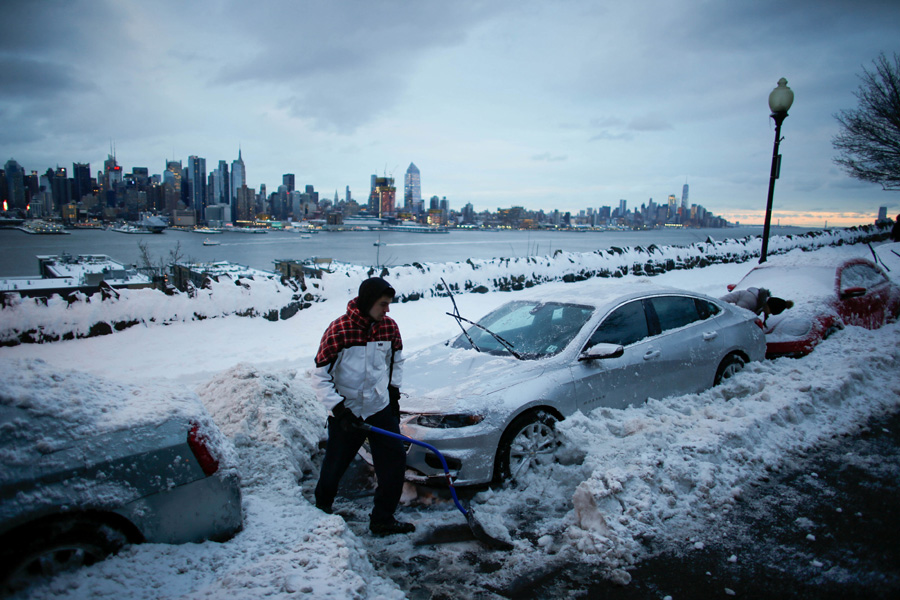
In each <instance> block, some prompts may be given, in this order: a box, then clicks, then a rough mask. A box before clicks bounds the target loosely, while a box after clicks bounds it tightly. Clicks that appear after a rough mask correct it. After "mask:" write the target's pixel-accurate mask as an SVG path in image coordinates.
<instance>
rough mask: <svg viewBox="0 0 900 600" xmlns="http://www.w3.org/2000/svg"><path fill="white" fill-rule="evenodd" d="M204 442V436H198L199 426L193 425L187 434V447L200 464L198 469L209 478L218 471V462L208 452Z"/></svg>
mask: <svg viewBox="0 0 900 600" xmlns="http://www.w3.org/2000/svg"><path fill="white" fill-rule="evenodd" d="M206 441H207V440H206V436H203V435H200V425H198V424H196V423H195V424H194V425H193V426H192V427H191V431H190V432H189V433H188V446H190V447H191V452H193V453H194V456H195V457H196V459H197V462H198V463H200V468H201V469H203V472H204V473H206V475H207V476H209V475H212V474H213V473H215V472H216V471H218V470H219V461H218V460H216V457H214V456H213V455H212V452H210V451H209V447H208V446H207V445H206Z"/></svg>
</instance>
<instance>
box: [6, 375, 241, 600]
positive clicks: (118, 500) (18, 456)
mask: <svg viewBox="0 0 900 600" xmlns="http://www.w3.org/2000/svg"><path fill="white" fill-rule="evenodd" d="M16 371H18V372H22V373H23V377H24V378H28V379H30V380H31V381H34V382H37V383H36V384H35V385H34V389H32V388H31V383H30V382H29V383H28V384H27V385H26V386H25V387H24V388H23V387H19V388H18V391H15V390H14V389H13V388H14V385H12V384H11V381H10V379H13V378H15V377H16V374H15V373H16ZM0 377H2V378H3V380H4V384H5V385H4V389H3V390H2V391H0V432H2V435H0V455H2V456H3V461H4V464H3V469H2V472H0V596H2V595H6V594H7V593H10V592H16V591H19V590H22V589H25V588H27V587H28V586H30V585H32V584H33V583H37V582H40V581H41V580H43V579H46V578H48V577H50V576H53V575H56V574H57V573H60V572H63V571H68V570H71V569H76V568H79V567H81V566H86V565H90V564H93V563H95V562H97V561H99V560H102V559H103V558H105V557H106V556H108V555H110V554H113V553H115V552H117V551H118V550H119V549H121V548H122V547H123V546H125V545H126V544H129V543H138V542H154V543H172V544H176V543H187V542H199V541H202V540H215V541H223V540H226V539H228V538H230V537H231V536H233V535H234V534H235V533H236V532H237V531H239V530H240V529H241V527H242V523H243V516H242V510H241V489H240V476H239V473H238V470H237V466H236V461H234V460H233V459H232V458H228V456H227V452H226V451H225V450H223V448H224V447H225V446H227V444H228V443H229V442H227V440H226V439H225V437H224V436H223V434H222V433H221V432H220V431H219V429H218V428H217V427H216V426H215V423H214V422H213V421H212V419H211V418H210V416H209V415H208V413H206V412H205V410H204V409H203V408H202V406H201V405H200V403H199V400H197V399H196V397H187V398H185V399H179V400H178V402H179V404H178V406H179V408H178V410H173V409H172V408H171V405H162V403H161V402H156V401H155V400H156V398H154V396H153V394H152V392H151V393H148V394H146V395H144V394H143V393H142V390H138V389H135V390H134V391H131V390H129V391H128V392H127V393H125V394H120V395H118V396H116V395H114V394H112V395H110V394H108V393H107V392H108V389H112V390H115V389H116V388H115V386H111V387H109V388H101V390H100V391H99V392H92V390H89V389H84V387H83V386H84V385H88V386H89V385H90V384H91V383H92V381H91V379H85V380H84V381H81V382H80V383H78V384H77V385H70V387H69V389H65V386H66V385H67V383H66V381H67V380H71V379H75V378H77V376H76V375H74V374H66V373H58V372H55V371H53V370H52V369H50V368H49V366H48V365H44V364H42V363H40V362H38V363H37V364H36V365H26V366H24V367H21V368H19V369H18V370H16V369H13V370H9V369H6V370H0ZM41 382H43V383H41ZM98 385H99V384H98ZM78 388H80V390H79V389H78ZM23 390H24V391H23ZM59 390H62V393H60V392H59ZM79 391H80V392H81V393H80V397H79V396H78V395H75V394H78V392H79ZM130 397H133V398H130ZM129 402H131V403H132V406H131V407H129V406H128V404H129ZM194 402H195V403H196V404H194ZM135 404H139V405H140V406H138V407H137V408H135V406H134V405H135ZM195 406H196V408H195Z"/></svg>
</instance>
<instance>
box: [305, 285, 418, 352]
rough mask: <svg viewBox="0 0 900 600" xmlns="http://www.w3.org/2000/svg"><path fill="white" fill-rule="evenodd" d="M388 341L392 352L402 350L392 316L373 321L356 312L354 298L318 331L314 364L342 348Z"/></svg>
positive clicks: (398, 332)
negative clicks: (320, 337)
mask: <svg viewBox="0 0 900 600" xmlns="http://www.w3.org/2000/svg"><path fill="white" fill-rule="evenodd" d="M388 341H389V342H391V349H392V350H393V351H394V352H397V351H399V350H402V349H403V340H402V339H401V338H400V328H399V327H398V326H397V322H396V321H394V320H393V319H392V318H390V317H388V316H385V317H384V319H383V320H382V321H373V320H371V319H369V318H367V317H364V316H363V314H362V313H361V312H360V311H359V308H357V306H356V298H354V299H353V300H351V301H350V302H349V303H348V304H347V312H346V313H345V314H344V315H343V316H341V317H338V318H337V319H335V320H334V321H332V323H331V325H329V326H328V328H327V329H326V330H325V333H324V334H322V341H321V342H320V343H319V352H318V353H317V354H316V367H324V366H325V365H328V364H329V363H332V362H334V360H335V359H336V358H337V356H338V354H339V353H340V351H341V350H343V349H344V348H348V347H350V346H365V345H366V344H367V343H369V342H388Z"/></svg>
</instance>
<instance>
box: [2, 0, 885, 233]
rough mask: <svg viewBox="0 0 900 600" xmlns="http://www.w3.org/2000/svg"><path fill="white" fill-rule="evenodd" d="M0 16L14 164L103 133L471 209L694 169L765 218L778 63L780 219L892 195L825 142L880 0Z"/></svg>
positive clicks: (559, 200)
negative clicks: (791, 96) (784, 84)
mask: <svg viewBox="0 0 900 600" xmlns="http://www.w3.org/2000/svg"><path fill="white" fill-rule="evenodd" d="M3 14H4V15H5V17H6V18H7V22H10V23H16V27H14V28H10V30H9V32H8V35H5V36H4V39H3V41H0V61H2V63H3V65H4V67H3V68H2V69H0V73H2V75H0V77H2V79H0V81H2V85H0V131H2V132H3V133H2V134H0V161H2V162H6V161H7V160H9V159H10V158H12V159H15V160H16V161H17V162H18V163H19V164H21V165H22V166H23V167H24V168H25V169H27V170H28V171H29V172H30V171H31V170H38V171H43V170H46V168H50V167H53V166H55V165H56V164H59V166H63V167H65V168H66V169H67V170H69V169H72V163H74V162H79V163H90V164H91V169H92V171H93V172H96V171H97V170H98V167H99V165H102V163H103V161H104V159H105V157H106V154H108V153H109V148H110V145H111V144H115V148H116V155H117V158H118V160H119V163H120V164H123V165H129V166H131V165H133V166H143V167H148V168H149V169H150V171H151V172H153V173H156V172H162V171H163V167H162V166H161V165H162V164H164V162H165V160H167V159H169V160H171V159H175V160H181V161H184V162H187V159H188V157H189V156H199V157H205V158H206V159H207V161H208V162H207V170H211V169H212V168H214V166H215V164H216V163H217V161H218V160H226V161H227V162H228V163H229V164H230V163H231V161H232V160H233V159H234V158H235V156H236V154H237V151H238V149H241V150H242V151H243V157H244V161H245V163H246V174H247V177H248V179H247V185H248V186H250V187H253V188H255V189H256V190H257V191H258V190H259V188H260V184H266V186H267V189H269V190H270V191H274V190H275V189H277V187H278V185H279V183H280V182H281V176H282V175H283V174H285V173H295V174H296V177H297V181H298V184H299V182H300V181H303V182H309V183H313V184H315V186H316V188H317V189H319V190H322V192H323V194H325V196H326V197H328V196H331V195H332V191H333V190H338V191H340V190H345V189H346V187H348V186H349V187H350V189H351V190H352V191H353V193H354V197H355V198H361V197H362V196H363V195H364V193H365V191H366V190H367V189H368V179H369V177H370V175H371V174H372V173H377V174H379V175H387V176H389V177H393V178H395V179H396V180H397V181H398V182H400V181H403V177H402V175H403V173H404V166H405V165H409V164H410V163H411V162H414V163H415V165H416V166H417V167H418V168H419V169H421V171H422V173H423V177H422V190H421V194H422V196H423V197H426V198H427V197H430V196H432V195H438V196H441V197H444V196H446V197H447V198H449V199H450V200H451V202H452V203H453V204H454V205H455V206H457V207H462V206H464V205H465V204H467V203H471V204H473V205H474V206H475V208H476V210H478V211H483V210H489V211H494V210H496V209H497V208H499V207H507V206H524V207H525V208H527V209H530V210H538V209H543V210H552V209H556V210H560V211H562V212H571V213H573V214H576V213H577V212H578V211H579V210H582V209H584V208H586V207H599V206H616V205H617V203H618V201H619V200H620V199H626V200H627V201H628V203H629V206H640V204H642V203H646V202H648V201H649V199H650V198H652V199H653V200H654V202H657V203H661V202H664V201H665V199H666V198H667V197H668V195H669V194H676V195H677V194H678V192H679V190H680V188H681V186H682V185H683V184H684V183H685V182H686V181H687V182H688V183H689V184H690V186H691V194H692V197H691V203H696V204H700V205H703V206H706V207H710V209H711V210H713V211H715V212H716V213H717V214H720V215H721V216H723V217H725V218H727V219H728V220H729V221H732V222H734V221H740V222H742V223H748V224H749V223H760V222H762V217H763V212H764V209H765V197H766V189H767V186H768V175H769V164H770V161H771V152H772V141H773V139H772V138H773V131H774V127H773V124H772V122H771V121H770V120H769V118H768V107H767V105H766V100H767V98H768V94H769V92H770V91H771V89H772V88H774V87H775V84H776V82H777V80H778V79H779V78H780V77H785V78H787V80H788V85H790V86H791V88H792V89H793V90H794V92H795V94H796V100H795V103H794V106H793V107H792V109H791V112H790V116H789V117H788V119H787V120H786V121H785V124H784V129H783V132H782V133H783V136H784V141H783V143H782V144H781V153H782V155H783V161H782V169H781V178H780V179H779V180H778V182H777V185H776V190H775V206H774V208H775V210H774V214H773V219H777V220H779V221H780V222H781V223H782V224H802V225H812V226H821V225H822V224H823V223H824V222H826V221H827V222H828V224H829V225H834V226H841V225H853V224H860V223H864V222H871V221H872V218H873V215H875V214H876V213H877V211H878V208H879V207H880V206H887V208H888V213H889V214H890V215H894V214H897V213H898V212H900V198H898V196H897V195H896V194H890V193H889V192H884V191H881V189H880V188H879V187H878V186H875V185H872V184H864V183H861V182H857V181H855V180H853V179H851V178H850V177H849V176H847V175H846V174H844V173H843V172H841V171H840V170H839V169H838V167H837V166H836V165H834V164H833V162H832V158H833V155H834V152H833V149H832V148H831V143H830V140H831V138H832V137H833V135H835V134H836V133H837V132H838V124H837V122H836V121H835V120H834V118H833V116H834V114H835V113H836V112H837V111H839V110H841V109H847V108H853V107H855V106H856V99H855V97H854V95H853V94H854V92H855V91H856V90H857V88H858V85H859V77H858V76H859V74H860V73H861V72H862V69H863V68H868V67H870V66H871V64H872V61H873V60H874V59H875V58H876V57H877V56H878V54H879V53H880V52H885V53H891V52H894V51H897V42H896V27H895V25H894V24H895V23H897V22H898V20H900V6H897V5H895V4H894V3H887V2H874V1H863V2H859V3H855V4H853V5H852V6H845V5H844V3H840V2H807V1H801V2H792V3H788V4H785V3H775V2H768V1H764V2H757V3H752V4H748V5H746V6H743V5H737V4H735V3H721V4H719V3H715V4H709V3H701V2H687V3H678V4H672V3H669V2H658V1H654V2H638V3H633V4H632V5H629V6H609V7H606V6H602V5H597V3H592V2H577V1H576V2H571V3H565V4H560V5H547V4H545V3H540V2H528V1H525V2H516V3H510V2H503V1H501V2H495V3H480V2H471V3H470V2H459V3H453V4H452V5H443V4H436V3H434V4H432V3H425V4H417V5H408V4H406V3H397V2H379V3H370V2H356V1H349V0H344V1H339V2H334V3H326V4H322V5H319V4H311V3H279V2H273V3H271V4H270V5H269V6H267V10H265V11H259V10H257V9H256V8H255V7H253V6H246V5H244V4H242V3H239V2H230V1H227V0H226V1H222V2H218V3H216V4H214V5H201V4H198V5H187V6H184V5H183V4H179V3H174V2H168V1H162V2H159V3H153V5H152V6H150V5H146V4H144V3H138V2H129V1H126V2H115V3H113V2H108V3H107V2H96V3H81V2H73V3H65V2H61V3H57V4H55V5H54V6H53V7H52V9H50V10H37V9H36V8H35V5H34V4H33V3H28V2H22V1H12V2H9V3H5V5H4V8H3ZM166 15H168V16H166ZM173 15H177V18H175V17H174V16H173ZM860 32H865V33H864V34H861V33H860ZM111 48H115V51H110V49H111ZM169 157H171V158H169ZM398 196H399V194H398Z"/></svg>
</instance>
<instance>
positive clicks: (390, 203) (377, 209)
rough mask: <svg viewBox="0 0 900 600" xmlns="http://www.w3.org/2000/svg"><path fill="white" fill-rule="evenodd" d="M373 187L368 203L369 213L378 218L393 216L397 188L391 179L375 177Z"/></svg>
mask: <svg viewBox="0 0 900 600" xmlns="http://www.w3.org/2000/svg"><path fill="white" fill-rule="evenodd" d="M374 183H375V187H374V189H373V191H372V199H371V200H370V201H369V212H371V213H372V214H374V215H375V216H378V217H390V216H394V214H395V212H396V196H397V188H396V187H394V178H393V177H377V176H375V182H374Z"/></svg>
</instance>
